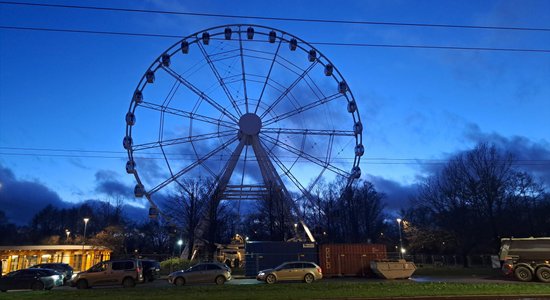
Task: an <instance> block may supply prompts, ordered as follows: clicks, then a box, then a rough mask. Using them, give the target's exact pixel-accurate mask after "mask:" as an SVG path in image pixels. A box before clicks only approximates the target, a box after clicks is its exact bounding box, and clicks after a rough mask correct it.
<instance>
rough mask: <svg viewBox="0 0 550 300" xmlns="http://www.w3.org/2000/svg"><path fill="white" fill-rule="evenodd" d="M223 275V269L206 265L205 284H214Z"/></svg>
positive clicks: (213, 265)
mask: <svg viewBox="0 0 550 300" xmlns="http://www.w3.org/2000/svg"><path fill="white" fill-rule="evenodd" d="M221 273H222V268H221V267H220V266H218V265H215V264H208V265H206V271H205V274H204V282H214V280H215V279H216V277H217V276H218V275H219V274H221Z"/></svg>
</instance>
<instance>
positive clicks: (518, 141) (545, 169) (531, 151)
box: [464, 124, 550, 184]
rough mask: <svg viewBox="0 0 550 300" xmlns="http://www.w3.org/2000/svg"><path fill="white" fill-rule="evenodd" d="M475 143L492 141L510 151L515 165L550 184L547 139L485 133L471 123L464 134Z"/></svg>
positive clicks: (549, 147) (549, 159)
mask: <svg viewBox="0 0 550 300" xmlns="http://www.w3.org/2000/svg"><path fill="white" fill-rule="evenodd" d="M464 136H465V138H466V139H467V140H470V141H472V142H475V143H482V142H485V143H492V144H494V145H495V146H496V147H498V148H499V149H501V150H503V151H506V152H509V153H511V154H512V155H513V156H514V159H515V160H516V162H515V165H516V167H517V168H519V169H520V170H522V171H526V172H528V173H531V174H532V175H534V176H535V177H537V178H540V179H542V180H543V181H544V182H545V183H546V184H550V167H549V164H550V143H549V142H548V141H546V140H541V141H532V140H530V139H529V138H527V137H524V136H512V137H505V136H502V135H500V134H498V133H495V132H493V133H484V132H482V131H481V129H480V128H479V126H478V125H477V124H470V125H469V126H468V128H467V130H466V132H465V134H464Z"/></svg>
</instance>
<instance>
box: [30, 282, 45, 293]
mask: <svg viewBox="0 0 550 300" xmlns="http://www.w3.org/2000/svg"><path fill="white" fill-rule="evenodd" d="M31 289H32V290H33V291H41V290H43V289H44V283H42V282H41V281H37V282H35V283H33V284H32V286H31Z"/></svg>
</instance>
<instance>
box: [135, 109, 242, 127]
mask: <svg viewBox="0 0 550 300" xmlns="http://www.w3.org/2000/svg"><path fill="white" fill-rule="evenodd" d="M140 106H142V107H146V108H150V109H153V110H156V111H159V112H162V113H168V114H172V115H176V116H181V117H184V118H187V119H192V120H197V121H201V122H205V123H210V124H212V125H216V126H223V127H227V128H232V129H236V128H237V127H236V126H237V125H236V124H235V123H231V122H228V121H223V120H220V119H216V118H212V117H208V116H204V115H201V114H197V113H194V112H188V111H185V110H181V109H176V108H172V107H166V106H162V105H158V104H155V103H151V102H142V103H140Z"/></svg>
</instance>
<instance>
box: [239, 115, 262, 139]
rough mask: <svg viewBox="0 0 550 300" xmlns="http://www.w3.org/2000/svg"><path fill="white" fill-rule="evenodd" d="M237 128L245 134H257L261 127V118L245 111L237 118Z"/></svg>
mask: <svg viewBox="0 0 550 300" xmlns="http://www.w3.org/2000/svg"><path fill="white" fill-rule="evenodd" d="M239 129H240V130H241V132H242V133H244V134H246V135H257V134H258V133H260V129H262V120H261V119H260V117H259V116H258V115H256V114H253V113H246V114H244V115H242V116H241V118H240V119H239Z"/></svg>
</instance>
